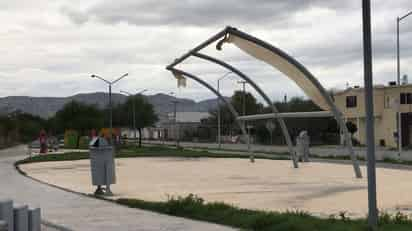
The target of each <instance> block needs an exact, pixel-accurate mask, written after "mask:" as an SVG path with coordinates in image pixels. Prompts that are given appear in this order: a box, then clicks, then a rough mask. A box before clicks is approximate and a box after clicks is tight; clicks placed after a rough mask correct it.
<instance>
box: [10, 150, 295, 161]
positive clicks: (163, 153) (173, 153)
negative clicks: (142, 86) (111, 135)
mask: <svg viewBox="0 0 412 231" xmlns="http://www.w3.org/2000/svg"><path fill="white" fill-rule="evenodd" d="M134 157H185V158H202V157H209V158H243V159H246V158H249V155H248V154H247V153H239V154H237V153H212V152H209V151H206V150H192V149H183V148H179V149H176V148H172V147H160V146H151V147H141V148H137V147H124V148H121V149H119V151H117V153H116V158H134ZM82 159H89V153H88V152H68V153H64V154H47V155H38V156H34V157H31V158H30V157H29V158H26V159H23V160H20V161H17V162H16V165H20V164H27V163H35V162H47V161H73V160H82ZM256 159H274V160H288V159H289V158H288V157H286V156H273V157H268V156H257V157H256Z"/></svg>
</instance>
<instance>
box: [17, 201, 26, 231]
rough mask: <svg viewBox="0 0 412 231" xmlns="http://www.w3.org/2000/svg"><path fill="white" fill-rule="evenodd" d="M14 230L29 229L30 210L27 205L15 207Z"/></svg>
mask: <svg viewBox="0 0 412 231" xmlns="http://www.w3.org/2000/svg"><path fill="white" fill-rule="evenodd" d="M13 214H14V231H29V210H28V207H27V205H24V206H19V207H16V208H14V210H13Z"/></svg>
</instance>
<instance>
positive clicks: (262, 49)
mask: <svg viewBox="0 0 412 231" xmlns="http://www.w3.org/2000/svg"><path fill="white" fill-rule="evenodd" d="M218 40H219V41H218ZM216 41H218V42H217V44H216V49H217V50H222V47H223V44H225V43H231V44H233V45H235V46H236V47H238V48H239V49H241V50H242V51H244V52H245V53H247V54H249V55H251V56H252V57H254V58H256V59H258V60H261V61H263V62H265V63H267V64H269V65H271V66H273V67H274V68H275V69H277V70H279V71H280V72H282V73H283V74H285V75H286V76H287V77H288V78H289V79H291V80H293V81H294V82H295V83H296V84H297V85H298V86H299V87H300V88H301V89H302V90H303V91H304V92H305V93H306V95H307V96H308V97H309V98H310V99H312V101H313V102H314V103H315V104H317V105H318V106H319V107H320V108H322V109H323V110H325V111H326V112H325V115H326V116H330V115H333V117H334V118H335V119H336V121H337V122H338V124H339V127H340V129H341V133H342V134H343V135H344V139H345V144H346V148H347V151H348V153H349V155H350V157H351V160H352V164H353V169H354V172H355V176H356V177H357V178H361V177H362V173H361V171H360V168H359V164H358V161H357V158H356V156H355V153H354V150H353V147H352V140H351V137H350V134H349V132H348V130H347V128H346V125H345V122H344V120H343V118H342V113H341V112H340V111H339V110H338V108H337V107H336V105H335V104H334V102H333V100H332V98H331V96H330V95H329V94H328V93H327V91H326V90H325V89H324V88H323V87H322V85H321V84H320V83H319V81H318V80H317V79H316V78H315V77H314V76H313V75H312V73H310V72H309V71H308V70H307V69H306V68H305V67H304V66H303V65H302V64H300V63H299V62H298V61H297V60H295V59H294V58H292V57H291V56H289V55H288V54H286V53H285V52H284V51H282V50H280V49H279V48H276V47H274V46H272V45H270V44H269V43H266V42H264V41H262V40H260V39H258V38H256V37H253V36H251V35H249V34H247V33H245V32H242V31H240V30H238V29H236V28H233V27H229V26H228V27H226V28H225V29H223V30H222V31H220V32H219V33H217V34H215V35H214V36H212V37H211V38H209V39H208V40H206V41H205V42H203V43H201V44H200V45H198V46H197V47H195V48H193V49H192V50H190V51H189V52H187V53H185V54H184V55H182V56H181V57H180V58H177V59H176V60H175V61H174V62H172V63H171V64H170V65H168V66H167V67H166V69H167V70H170V71H172V72H175V71H176V68H175V66H176V65H178V64H179V63H181V62H183V61H184V60H186V59H187V58H189V57H191V56H194V57H198V58H202V59H204V60H208V61H211V62H214V63H216V64H219V65H221V66H223V67H225V68H227V69H229V70H231V71H233V72H234V73H236V74H238V75H239V76H240V77H241V78H243V79H244V80H245V81H248V82H249V83H250V85H251V86H253V87H254V88H255V89H256V91H257V92H258V93H259V94H260V95H262V97H263V98H264V99H265V101H266V102H267V103H268V104H269V105H270V106H271V107H272V111H273V112H274V113H273V115H271V116H272V117H270V118H276V119H277V121H278V122H279V124H280V126H281V128H282V132H283V135H284V136H285V140H286V142H287V144H288V148H289V152H290V155H291V159H292V161H293V165H294V167H298V164H297V158H296V155H295V151H294V149H293V146H292V142H291V138H290V136H289V134H288V132H287V129H286V125H285V123H284V121H283V119H282V116H281V115H279V114H282V113H278V111H277V109H276V108H275V107H274V106H273V103H272V102H271V101H270V99H269V98H268V97H267V96H266V94H265V93H264V92H263V91H262V90H261V89H260V88H259V87H258V86H257V84H255V83H254V81H252V79H250V78H248V77H247V76H246V75H244V74H243V73H241V72H240V71H238V70H237V69H235V68H234V67H233V66H230V65H228V64H226V63H224V62H223V61H220V60H217V59H215V58H212V57H209V56H206V55H203V54H201V53H199V51H200V50H202V49H203V48H205V47H207V46H209V45H210V44H212V43H214V42H216ZM322 113H323V112H322ZM319 114H321V113H319ZM295 115H296V116H298V117H310V116H311V115H312V114H310V113H306V112H304V113H295ZM259 116H261V115H249V116H248V117H247V118H243V120H246V119H249V120H253V119H256V118H258V117H259ZM266 116H267V115H266ZM317 116H318V117H319V115H317ZM236 118H237V119H238V120H239V117H236Z"/></svg>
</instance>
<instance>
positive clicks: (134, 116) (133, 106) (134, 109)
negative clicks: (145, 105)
mask: <svg viewBox="0 0 412 231" xmlns="http://www.w3.org/2000/svg"><path fill="white" fill-rule="evenodd" d="M146 91H147V89H143V90H141V91H139V92H137V93H136V94H132V93H130V92H127V91H122V90H121V91H120V92H121V93H124V94H126V95H128V96H135V95H140V94H142V93H143V92H146ZM132 108H133V132H134V140H135V141H137V136H136V104H135V101H134V100H133V101H132Z"/></svg>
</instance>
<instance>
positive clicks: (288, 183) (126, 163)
mask: <svg viewBox="0 0 412 231" xmlns="http://www.w3.org/2000/svg"><path fill="white" fill-rule="evenodd" d="M116 166H117V172H116V175H117V184H115V185H113V186H112V191H113V192H114V193H115V198H119V197H128V198H138V199H144V200H149V201H165V200H167V198H168V196H176V195H180V196H186V195H188V194H189V193H193V194H196V195H198V196H200V197H202V198H204V199H206V201H209V202H211V201H224V202H226V203H230V204H234V205H237V206H239V207H242V208H251V209H265V210H276V211H285V210H293V209H299V210H304V211H309V212H311V213H313V214H315V215H319V216H329V215H330V214H337V213H339V212H342V211H346V212H347V213H348V215H349V216H352V217H360V216H361V217H364V216H365V215H366V212H367V182H366V172H365V168H364V167H362V172H363V174H364V176H365V178H363V179H356V178H354V174H353V169H352V166H351V165H344V164H333V163H316V162H310V163H302V164H301V165H300V168H299V169H294V168H292V166H291V162H290V161H281V160H257V161H256V162H255V163H250V162H249V161H248V160H246V159H227V158H222V159H221V158H217V159H214V158H128V159H117V160H116ZM21 168H22V170H23V171H25V172H26V173H28V174H29V175H30V176H32V177H34V178H37V179H39V180H42V181H45V182H48V183H51V184H54V185H58V186H61V187H64V188H68V189H71V190H74V191H78V192H83V193H92V192H93V190H94V188H93V187H92V186H91V179H90V169H89V160H79V161H70V162H43V163H34V164H27V165H22V166H21ZM411 179H412V171H410V170H405V169H404V170H400V169H389V168H378V169H377V185H378V206H379V209H380V210H385V211H388V212H391V213H395V212H396V211H402V212H406V213H409V211H410V210H411V209H412V197H411V196H410V195H411V192H412V182H411Z"/></svg>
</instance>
